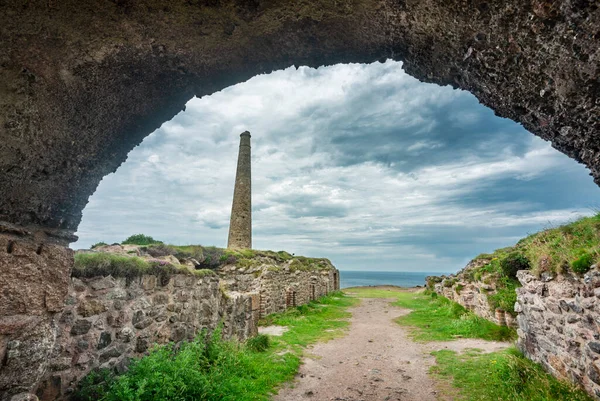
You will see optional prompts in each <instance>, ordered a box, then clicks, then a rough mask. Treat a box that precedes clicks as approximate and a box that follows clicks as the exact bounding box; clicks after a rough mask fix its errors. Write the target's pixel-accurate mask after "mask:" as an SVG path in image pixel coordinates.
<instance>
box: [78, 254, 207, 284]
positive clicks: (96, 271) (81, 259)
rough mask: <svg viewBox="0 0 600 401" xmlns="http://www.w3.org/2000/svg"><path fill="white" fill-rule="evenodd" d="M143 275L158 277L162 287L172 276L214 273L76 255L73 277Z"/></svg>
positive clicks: (160, 263)
mask: <svg viewBox="0 0 600 401" xmlns="http://www.w3.org/2000/svg"><path fill="white" fill-rule="evenodd" d="M144 274H152V275H155V276H158V277H159V279H160V282H161V284H162V285H164V284H166V283H167V282H168V280H169V278H170V277H171V276H172V275H174V274H190V275H192V274H193V275H196V276H198V277H205V276H209V275H212V276H214V275H215V273H214V272H213V271H211V270H204V269H201V270H190V269H188V268H187V267H184V266H175V265H172V264H170V263H167V262H163V261H156V262H153V261H148V260H145V259H142V258H138V257H136V256H124V255H115V254H112V253H104V252H98V253H76V254H75V264H74V266H73V271H72V272H71V275H72V276H73V277H78V278H83V277H88V278H91V277H98V276H109V275H110V276H113V277H125V278H127V279H128V280H131V279H133V278H134V277H140V276H142V275H144Z"/></svg>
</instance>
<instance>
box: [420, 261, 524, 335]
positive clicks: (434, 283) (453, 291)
mask: <svg viewBox="0 0 600 401" xmlns="http://www.w3.org/2000/svg"><path fill="white" fill-rule="evenodd" d="M487 263H489V260H488V259H474V260H472V261H471V262H469V263H468V264H467V266H465V268H464V269H462V270H461V271H459V272H458V273H457V274H451V275H449V276H442V277H434V276H431V277H427V287H428V288H429V289H431V290H433V291H435V292H436V293H438V294H439V295H442V296H444V297H446V298H448V299H450V300H452V301H454V302H456V303H458V304H460V305H462V306H464V307H465V308H466V309H468V310H470V311H472V312H473V313H475V314H476V315H478V316H481V317H482V318H484V319H487V320H489V321H492V322H494V323H496V324H498V325H500V326H510V327H516V324H517V322H516V319H515V318H514V317H513V315H511V314H510V313H509V312H506V311H503V310H500V309H494V308H493V307H491V306H490V301H489V299H488V296H489V295H492V294H495V293H496V290H497V288H496V284H495V283H494V281H493V280H486V279H485V278H483V281H482V280H473V279H472V276H471V275H470V272H472V271H473V270H475V269H478V268H479V267H481V266H483V265H485V264H487Z"/></svg>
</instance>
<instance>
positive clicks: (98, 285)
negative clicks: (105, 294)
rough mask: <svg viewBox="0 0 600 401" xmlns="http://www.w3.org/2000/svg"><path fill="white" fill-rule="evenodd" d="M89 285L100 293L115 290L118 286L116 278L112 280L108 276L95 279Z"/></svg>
mask: <svg viewBox="0 0 600 401" xmlns="http://www.w3.org/2000/svg"><path fill="white" fill-rule="evenodd" d="M89 285H90V287H92V289H93V290H94V291H99V290H106V289H108V288H113V287H114V286H115V285H116V282H115V279H114V278H112V277H111V276H108V277H102V278H98V279H94V280H92V281H91V282H90V284H89Z"/></svg>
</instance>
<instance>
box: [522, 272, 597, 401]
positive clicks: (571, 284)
mask: <svg viewBox="0 0 600 401" xmlns="http://www.w3.org/2000/svg"><path fill="white" fill-rule="evenodd" d="M517 276H518V278H519V281H520V282H521V284H523V287H521V288H519V289H517V295H518V297H517V304H516V305H515V310H516V311H517V312H519V314H518V316H517V321H518V324H519V328H518V333H519V340H518V346H519V348H520V349H521V351H523V353H525V355H526V356H527V357H528V358H530V359H532V360H534V361H536V362H539V363H541V364H542V365H543V366H544V367H545V368H546V369H547V370H548V371H549V372H551V373H552V374H553V375H554V376H557V377H559V378H563V379H566V380H569V381H572V382H573V383H577V384H579V385H581V386H583V387H584V388H585V390H586V391H587V392H588V393H590V394H591V395H593V396H595V397H596V399H600V301H599V300H598V298H600V271H599V270H598V268H597V267H595V266H594V269H592V270H591V271H590V272H588V273H587V274H585V276H583V277H577V276H573V275H569V276H564V275H559V276H557V277H552V276H548V275H546V276H544V278H543V279H539V278H537V277H536V276H534V275H533V274H531V273H530V272H529V271H527V270H522V271H520V272H519V273H518V275H517Z"/></svg>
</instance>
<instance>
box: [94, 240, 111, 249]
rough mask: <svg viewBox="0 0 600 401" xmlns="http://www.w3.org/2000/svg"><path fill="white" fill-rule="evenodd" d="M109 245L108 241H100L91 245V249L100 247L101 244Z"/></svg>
mask: <svg viewBox="0 0 600 401" xmlns="http://www.w3.org/2000/svg"><path fill="white" fill-rule="evenodd" d="M106 245H108V244H107V243H106V242H103V241H100V242H96V243H95V244H94V245H92V246H90V249H94V248H98V247H99V246H106Z"/></svg>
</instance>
